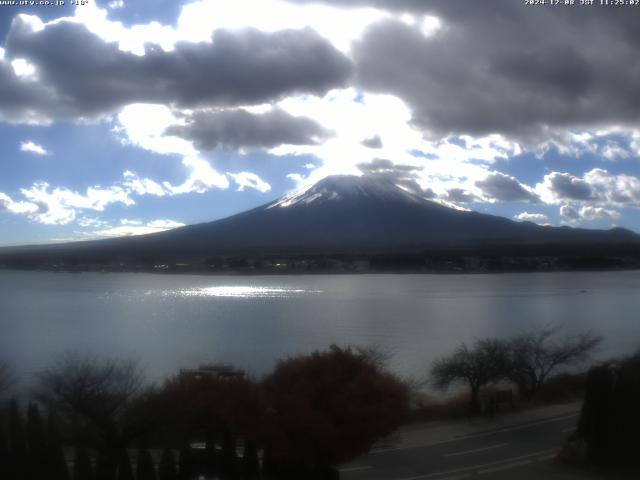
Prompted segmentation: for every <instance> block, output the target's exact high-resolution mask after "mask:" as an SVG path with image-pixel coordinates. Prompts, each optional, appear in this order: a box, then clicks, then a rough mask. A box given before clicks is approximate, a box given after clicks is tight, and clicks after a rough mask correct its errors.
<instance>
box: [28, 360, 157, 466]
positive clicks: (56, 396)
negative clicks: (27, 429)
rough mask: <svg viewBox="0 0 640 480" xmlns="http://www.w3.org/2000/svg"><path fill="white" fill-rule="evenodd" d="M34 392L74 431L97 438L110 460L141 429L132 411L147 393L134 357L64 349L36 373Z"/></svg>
mask: <svg viewBox="0 0 640 480" xmlns="http://www.w3.org/2000/svg"><path fill="white" fill-rule="evenodd" d="M33 393H34V396H35V398H37V399H38V400H39V401H40V402H42V403H43V404H44V405H45V406H47V407H48V409H49V410H50V411H51V412H53V413H54V414H56V415H57V416H58V418H60V419H61V420H63V421H64V422H65V423H66V426H67V427H69V428H71V429H72V430H73V433H74V434H75V435H77V436H78V437H81V438H84V439H90V440H91V441H92V442H95V443H96V446H97V447H98V448H99V449H100V450H101V452H102V454H104V456H105V458H106V459H107V461H109V462H111V464H113V462H114V461H115V459H116V458H119V457H118V455H119V453H121V451H122V449H123V448H124V447H125V446H126V445H127V443H129V442H130V441H131V440H132V439H133V438H135V437H137V436H139V435H140V434H141V433H143V432H144V426H142V425H141V419H140V418H137V417H138V416H137V415H132V414H131V411H132V408H133V407H134V406H135V405H136V402H138V401H140V398H141V397H142V396H143V394H144V393H145V386H144V377H143V375H142V372H141V370H140V368H139V367H138V365H137V364H136V363H135V362H133V361H130V360H99V359H96V358H93V357H88V356H83V355H79V354H66V355H64V356H63V357H62V358H61V359H60V360H59V361H58V362H57V363H55V364H54V365H53V366H52V367H51V368H49V369H48V370H45V371H44V372H41V373H40V374H38V376H37V382H36V386H35V387H34V392H33ZM111 467H113V465H111Z"/></svg>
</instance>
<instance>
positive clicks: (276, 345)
mask: <svg viewBox="0 0 640 480" xmlns="http://www.w3.org/2000/svg"><path fill="white" fill-rule="evenodd" d="M0 305H1V306H2V307H1V308H2V313H1V315H0V331H1V332H2V336H0V352H1V355H2V356H3V357H5V358H6V359H7V360H9V361H10V362H11V364H12V365H13V367H14V370H15V371H16V373H18V374H24V373H32V372H35V371H37V370H39V369H42V368H44V367H46V366H47V364H49V363H50V362H51V361H52V360H53V359H54V358H55V356H56V354H59V353H61V352H64V351H68V350H75V351H81V352H90V353H94V354H96V355H100V356H107V357H113V356H125V357H134V358H137V359H139V360H140V361H141V362H142V364H143V365H144V366H145V368H146V370H147V372H148V374H149V375H150V376H151V377H153V378H159V377H162V376H163V375H166V374H171V373H174V372H176V371H177V370H178V369H179V368H180V367H188V366H196V365H198V364H200V363H205V362H212V361H223V362H229V363H234V364H236V365H238V366H240V367H242V368H245V369H247V370H249V371H250V372H253V373H255V374H261V373H265V372H267V371H269V370H270V369H271V367H272V366H273V365H274V363H275V362H276V360H277V359H278V358H282V357H285V356H287V355H293V354H296V353H302V352H309V351H312V350H314V349H322V348H326V347H328V346H329V345H330V344H332V343H337V344H340V345H345V344H351V345H358V346H367V345H381V346H383V347H385V348H389V349H391V350H393V351H394V352H395V356H394V358H393V360H392V364H391V366H392V368H393V369H394V370H395V371H396V372H398V373H400V374H407V375H412V376H415V377H422V376H424V373H425V372H426V371H427V368H428V366H429V365H430V363H431V361H432V360H433V359H434V358H436V357H438V356H440V355H442V354H446V353H448V352H450V351H451V349H452V348H454V347H455V346H456V345H457V344H458V343H459V342H461V341H473V339H475V338H480V337H484V336H500V337H507V336H510V335H513V334H516V333H519V332H521V331H523V330H526V329H528V328H531V327H534V326H537V325H546V324H557V325H562V326H563V332H564V333H577V332H581V331H584V330H588V329H593V330H594V331H596V332H597V333H600V334H602V335H604V336H605V342H604V344H603V347H602V349H601V351H600V352H599V354H598V357H599V358H607V357H609V356H613V355H620V354H623V353H631V352H633V351H634V349H635V348H637V339H638V338H639V336H640V323H639V322H638V318H637V312H638V311H640V272H637V271H633V272H599V273H544V274H537V273H531V274H500V275H310V276H241V277H240V276H236V277H234V276H196V275H152V274H134V273H116V274H100V273H82V274H71V273H49V272H23V271H0Z"/></svg>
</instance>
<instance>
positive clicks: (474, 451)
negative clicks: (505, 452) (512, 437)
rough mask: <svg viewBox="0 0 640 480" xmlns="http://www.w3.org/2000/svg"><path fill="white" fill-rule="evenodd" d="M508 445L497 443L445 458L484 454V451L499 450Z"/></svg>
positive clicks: (448, 455)
mask: <svg viewBox="0 0 640 480" xmlns="http://www.w3.org/2000/svg"><path fill="white" fill-rule="evenodd" d="M506 445H509V444H508V443H498V444H497V445H490V446H488V447H483V448H476V449H475V450H465V451H463V452H455V453H447V454H446V455H445V457H459V456H460V455H467V454H470V453H477V452H484V451H485V450H493V449H494V448H500V447H504V446H506Z"/></svg>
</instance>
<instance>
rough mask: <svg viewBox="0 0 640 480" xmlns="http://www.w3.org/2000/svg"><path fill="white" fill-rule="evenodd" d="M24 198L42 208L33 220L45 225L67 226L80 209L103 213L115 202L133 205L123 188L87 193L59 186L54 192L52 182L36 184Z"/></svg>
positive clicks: (93, 188) (33, 214)
mask: <svg viewBox="0 0 640 480" xmlns="http://www.w3.org/2000/svg"><path fill="white" fill-rule="evenodd" d="M20 192H21V193H22V195H23V196H24V197H25V198H26V199H27V200H28V201H29V202H30V203H32V204H35V205H39V206H40V208H39V210H38V211H37V212H34V213H30V217H31V218H33V219H34V220H36V221H37V222H40V223H44V224H55V225H63V224H67V223H70V222H72V221H73V220H75V219H76V214H77V211H78V210H94V211H103V210H104V209H105V207H106V206H107V205H109V204H112V203H122V204H123V205H127V206H129V205H133V204H134V203H135V202H134V201H133V200H132V199H131V198H129V194H128V192H127V191H126V190H124V189H123V188H122V187H119V186H112V187H108V188H101V187H89V188H87V190H86V192H85V194H81V193H78V192H74V191H72V190H69V189H67V188H59V187H56V188H54V189H53V190H50V186H49V184H48V183H44V182H42V183H36V184H34V185H32V186H31V187H30V188H23V189H21V190H20Z"/></svg>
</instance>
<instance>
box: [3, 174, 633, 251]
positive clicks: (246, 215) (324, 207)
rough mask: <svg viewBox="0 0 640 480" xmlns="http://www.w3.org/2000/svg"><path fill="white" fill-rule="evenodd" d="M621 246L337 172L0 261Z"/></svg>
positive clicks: (621, 235)
mask: <svg viewBox="0 0 640 480" xmlns="http://www.w3.org/2000/svg"><path fill="white" fill-rule="evenodd" d="M620 245H624V246H628V245H632V246H640V236H639V235H637V234H635V233H633V232H631V231H629V230H625V229H622V228H613V229H611V230H588V229H579V228H570V227H551V226H540V225H536V224H534V223H530V222H515V221H512V220H509V219H506V218H503V217H497V216H493V215H486V214H481V213H477V212H470V211H462V210H457V209H454V208H449V207H446V206H444V205H441V204H438V203H435V202H433V201H430V200H428V199H426V198H424V197H422V196H420V195H418V194H416V193H412V192H410V191H407V190H406V189H404V188H402V187H401V186H398V185H396V184H395V183H394V182H393V181H391V180H389V179H384V178H380V177H371V176H362V177H355V176H340V175H336V176H329V177H326V178H325V179H323V180H321V181H319V182H318V183H316V184H315V185H312V186H310V187H308V188H305V189H303V190H299V191H296V192H294V193H292V194H289V195H286V196H284V197H282V198H280V199H278V200H276V201H274V202H271V203H268V204H266V205H263V206H260V207H257V208H254V209H252V210H249V211H246V212H243V213H240V214H237V215H233V216H231V217H228V218H224V219H221V220H216V221H213V222H209V223H202V224H197V225H190V226H185V227H181V228H177V229H174V230H169V231H166V232H161V233H155V234H151V235H142V236H136V237H121V238H115V239H108V240H95V241H85V242H75V243H67V244H57V245H49V246H29V247H11V248H5V249H0V263H5V264H6V263H7V259H9V260H11V259H12V258H14V259H15V258H16V257H20V258H22V259H27V260H29V261H30V262H35V263H38V259H40V260H41V261H44V259H47V261H51V259H56V258H59V259H65V258H67V259H68V258H70V257H75V258H79V259H81V260H80V261H81V262H83V263H98V264H101V263H112V262H114V261H116V260H117V261H121V262H126V263H129V264H130V263H149V262H170V261H198V260H202V259H204V258H206V257H210V256H215V255H327V254H355V253H380V252H415V251H424V250H429V249H453V248H464V249H467V250H469V249H472V250H473V249H482V248H491V249H494V250H495V249H498V250H499V249H500V248H501V247H502V246H504V247H508V248H509V249H511V250H512V251H513V250H514V249H515V250H516V251H517V250H518V249H520V250H523V251H524V250H527V249H531V248H534V249H535V248H547V247H562V248H565V249H566V248H571V247H573V246H576V247H581V248H588V247H589V246H599V247H602V246H608V247H611V248H615V247H616V246H620ZM634 248H635V247H634ZM9 263H10V262H9Z"/></svg>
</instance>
